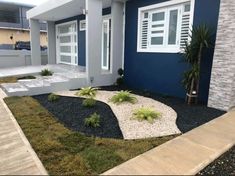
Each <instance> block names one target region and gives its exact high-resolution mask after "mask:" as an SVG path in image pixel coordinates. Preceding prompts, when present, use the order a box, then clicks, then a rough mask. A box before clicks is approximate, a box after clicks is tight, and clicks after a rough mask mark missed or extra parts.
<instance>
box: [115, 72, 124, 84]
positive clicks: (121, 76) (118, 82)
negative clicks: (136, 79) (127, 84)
mask: <svg viewBox="0 0 235 176" xmlns="http://www.w3.org/2000/svg"><path fill="white" fill-rule="evenodd" d="M118 75H119V76H120V77H119V78H117V80H116V84H117V85H118V86H121V85H123V84H124V70H123V69H122V68H119V69H118Z"/></svg>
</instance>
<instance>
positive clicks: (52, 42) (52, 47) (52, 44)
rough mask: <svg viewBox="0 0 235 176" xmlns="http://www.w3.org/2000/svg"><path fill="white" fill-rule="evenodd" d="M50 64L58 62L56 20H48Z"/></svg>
mask: <svg viewBox="0 0 235 176" xmlns="http://www.w3.org/2000/svg"><path fill="white" fill-rule="evenodd" d="M47 39H48V50H47V53H48V64H56V32H55V22H53V21H47Z"/></svg>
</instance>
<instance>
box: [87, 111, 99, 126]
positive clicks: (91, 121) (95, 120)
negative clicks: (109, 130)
mask: <svg viewBox="0 0 235 176" xmlns="http://www.w3.org/2000/svg"><path fill="white" fill-rule="evenodd" d="M84 123H85V125H86V126H88V127H93V128H97V127H100V115H99V114H97V113H94V114H92V115H91V116H90V117H87V118H85V121H84Z"/></svg>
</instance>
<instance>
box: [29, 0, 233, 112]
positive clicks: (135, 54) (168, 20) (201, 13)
mask: <svg viewBox="0 0 235 176" xmlns="http://www.w3.org/2000/svg"><path fill="white" fill-rule="evenodd" d="M226 3H228V2H225V0H221V1H220V0H58V1H48V2H46V3H45V4H42V5H40V6H38V7H35V8H33V9H32V10H30V11H28V13H27V17H28V19H29V20H30V25H31V43H32V46H31V48H32V56H33V57H32V58H33V60H32V63H33V65H40V64H41V63H40V54H39V47H38V43H39V37H38V31H39V20H43V21H47V24H48V25H47V27H48V47H49V51H48V56H49V63H50V64H69V65H78V66H82V67H85V70H86V79H87V85H91V86H103V85H112V84H113V83H114V82H115V80H116V78H117V77H118V75H117V70H118V69H119V68H122V67H123V68H124V70H125V83H126V84H127V85H128V86H129V87H132V88H135V89H142V90H148V91H152V92H157V93H161V94H167V95H171V96H176V97H180V98H184V97H185V94H186V92H185V89H184V87H183V86H182V84H181V80H182V75H183V73H184V72H185V71H186V70H187V69H188V68H189V66H188V65H187V64H186V63H184V62H182V55H181V54H180V52H181V51H182V48H183V47H184V43H185V41H188V42H190V41H189V40H190V37H189V34H190V30H191V28H192V27H193V26H198V25H200V24H207V25H208V26H211V27H212V28H213V29H214V31H215V35H214V42H216V34H217V40H218V39H220V38H221V39H222V38H223V37H222V34H220V33H219V32H218V31H224V30H226V29H225V27H224V26H223V24H224V21H223V20H222V19H224V17H223V15H224V16H226V17H228V18H229V16H230V15H228V14H223V13H228V12H227V10H226V9H225V6H226ZM220 12H221V13H220ZM219 14H220V18H221V20H219ZM231 20H232V19H231ZM219 22H220V24H219V25H218V23H219ZM218 26H219V27H218ZM217 27H218V29H217ZM228 38H229V37H228ZM217 44H218V45H216V47H215V49H217V48H218V47H219V44H220V42H219V41H217ZM217 46H218V47H217ZM216 52H221V50H218V51H216ZM214 55H215V57H214ZM217 55H218V54H217ZM202 60H203V61H202V64H201V68H202V69H201V82H200V97H199V99H200V101H202V102H204V103H208V99H209V104H211V106H212V107H216V108H219V109H228V108H230V107H231V106H233V105H235V103H234V104H232V103H231V101H230V102H229V103H227V100H226V103H227V104H226V103H220V102H221V101H219V100H218V98H217V95H218V94H219V92H220V89H218V87H221V88H222V87H224V86H221V84H218V85H216V83H215V84H214V85H213V86H212V84H211V83H210V82H212V83H213V82H216V81H215V80H217V79H220V78H219V77H218V76H219V75H221V74H222V73H219V71H216V68H217V67H218V66H216V67H215V69H214V72H215V73H218V74H217V75H216V76H215V77H212V78H211V75H212V74H211V73H213V71H212V65H213V62H214V64H215V63H217V62H216V61H217V60H219V57H217V56H216V54H214V49H210V50H209V51H208V52H206V53H204V55H203V59H202ZM227 65H231V64H227ZM214 75H215V74H214ZM231 79H232V78H231ZM229 86H230V87H232V86H233V85H229ZM234 87H235V86H234ZM210 89H211V94H209V91H210ZM231 89H232V88H231ZM229 90H230V89H229ZM221 91H223V92H225V90H221ZM226 91H227V90H226ZM230 92H231V96H230V97H232V96H234V97H235V94H234V95H233V93H232V92H233V91H230ZM230 92H229V93H230ZM220 93H221V92H220ZM226 93H227V94H228V92H226ZM209 95H210V96H211V97H209ZM221 96H223V95H221ZM234 102H235V101H234ZM219 104H221V105H219ZM225 104H226V105H225Z"/></svg>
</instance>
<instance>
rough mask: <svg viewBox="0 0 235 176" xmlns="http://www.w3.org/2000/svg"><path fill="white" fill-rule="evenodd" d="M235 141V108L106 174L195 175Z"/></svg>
mask: <svg viewBox="0 0 235 176" xmlns="http://www.w3.org/2000/svg"><path fill="white" fill-rule="evenodd" d="M233 145H235V110H233V111H231V112H229V113H227V114H225V115H224V116H222V117H220V118H218V119H215V120H213V121H211V122H209V123H207V124H205V125H203V126H201V127H198V128H196V129H194V130H192V131H190V132H188V133H186V134H184V135H182V136H180V137H177V138H175V139H173V140H172V141H169V142H167V143H165V144H163V145H161V146H159V147H157V148H155V149H153V150H150V151H148V152H146V153H144V154H142V155H140V156H138V157H136V158H134V159H132V160H130V161H127V162H126V163H123V164H121V165H120V166H117V167H115V168H113V169H111V170H109V171H107V172H105V173H104V174H103V175H195V174H197V173H198V172H199V171H201V170H202V169H203V168H205V167H206V166H207V165H208V164H210V163H211V162H212V161H214V160H215V159H216V158H218V157H219V156H220V155H222V154H223V153H225V152H226V151H227V150H229V149H230V148H231V147H232V146H233Z"/></svg>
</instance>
